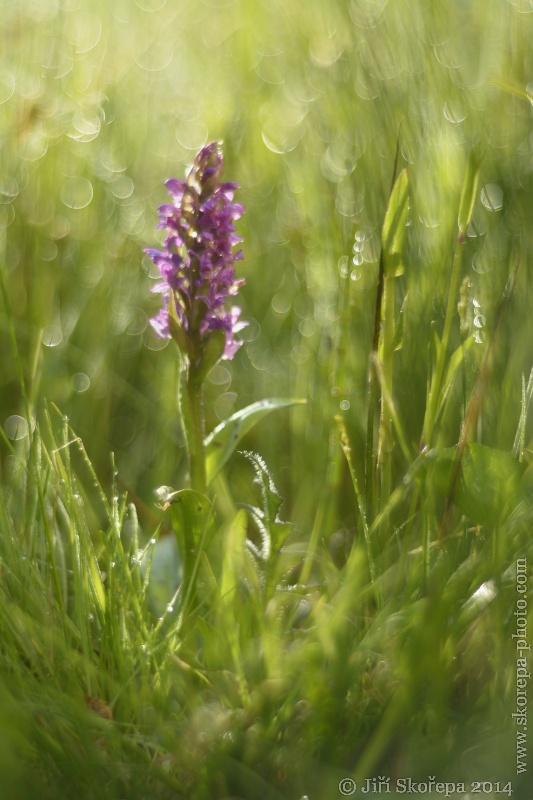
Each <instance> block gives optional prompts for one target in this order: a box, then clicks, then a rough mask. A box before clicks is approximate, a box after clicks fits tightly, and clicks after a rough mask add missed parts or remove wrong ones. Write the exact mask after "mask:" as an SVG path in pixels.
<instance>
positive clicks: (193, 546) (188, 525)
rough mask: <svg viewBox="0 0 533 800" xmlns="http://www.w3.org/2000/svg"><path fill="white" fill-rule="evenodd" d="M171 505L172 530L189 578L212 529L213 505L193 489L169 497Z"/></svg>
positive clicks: (182, 490) (174, 493) (183, 490)
mask: <svg viewBox="0 0 533 800" xmlns="http://www.w3.org/2000/svg"><path fill="white" fill-rule="evenodd" d="M169 503H170V517H171V521H172V522H171V524H172V530H173V531H174V533H175V535H176V539H177V542H178V547H179V550H180V555H181V557H182V559H183V562H184V571H185V575H186V576H188V575H190V573H191V570H192V568H193V565H194V562H195V561H196V559H197V558H198V553H199V548H200V545H201V544H202V541H203V540H204V539H205V535H206V532H207V531H208V529H209V527H210V522H211V512H212V504H211V501H210V500H209V498H207V497H206V496H205V495H203V494H201V493H200V492H195V491H194V490H193V489H181V490H180V491H178V492H173V493H172V494H171V495H169Z"/></svg>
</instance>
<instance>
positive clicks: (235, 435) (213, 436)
mask: <svg viewBox="0 0 533 800" xmlns="http://www.w3.org/2000/svg"><path fill="white" fill-rule="evenodd" d="M305 402H306V401H305V400H289V399H287V400H285V399H281V398H279V399H278V398H269V399H266V400H258V401H257V402H256V403H252V405H250V406H246V408H243V409H241V410H240V411H237V412H236V413H235V414H232V415H231V417H228V419H226V420H224V421H223V422H221V423H220V425H217V427H216V428H215V430H214V431H213V432H212V433H210V434H209V436H208V437H207V438H206V441H205V444H206V471H207V483H208V484H210V483H211V481H212V480H213V479H214V478H215V477H216V476H217V474H218V472H219V471H220V470H221V469H222V467H223V466H224V464H226V462H227V461H228V460H229V459H230V458H231V455H232V454H233V453H234V452H235V450H236V449H237V447H238V446H239V443H240V441H241V439H242V438H243V436H245V435H246V434H247V433H248V431H250V430H251V429H252V428H253V427H254V425H255V424H256V423H257V422H259V420H261V419H263V418H264V417H266V416H267V415H268V414H270V412H271V411H274V410H275V409H277V408H287V407H290V406H294V405H298V404H300V403H305Z"/></svg>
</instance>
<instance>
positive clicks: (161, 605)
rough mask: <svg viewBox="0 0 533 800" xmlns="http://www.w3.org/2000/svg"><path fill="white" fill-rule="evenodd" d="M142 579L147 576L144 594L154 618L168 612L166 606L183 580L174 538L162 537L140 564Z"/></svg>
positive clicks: (180, 562)
mask: <svg viewBox="0 0 533 800" xmlns="http://www.w3.org/2000/svg"><path fill="white" fill-rule="evenodd" d="M141 570H142V573H143V577H144V576H145V575H147V574H148V586H147V590H146V594H147V597H148V603H149V605H150V608H151V610H152V613H153V614H154V616H155V617H158V618H159V617H162V616H163V614H164V613H165V612H166V611H168V604H169V603H170V601H171V599H172V597H173V596H174V594H175V593H176V591H177V589H178V587H179V585H180V583H181V582H182V580H183V564H182V560H181V558H180V554H179V552H178V545H177V542H176V539H175V538H174V536H162V537H161V538H160V539H158V541H157V542H156V543H155V545H154V546H153V549H152V550H151V551H148V552H147V554H146V556H145V559H144V560H143V562H142V565H141Z"/></svg>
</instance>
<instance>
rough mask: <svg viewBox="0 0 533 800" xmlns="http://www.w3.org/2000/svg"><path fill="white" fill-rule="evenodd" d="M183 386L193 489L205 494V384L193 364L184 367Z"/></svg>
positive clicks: (183, 412)
mask: <svg viewBox="0 0 533 800" xmlns="http://www.w3.org/2000/svg"><path fill="white" fill-rule="evenodd" d="M182 384H183V385H182V390H181V392H180V394H181V397H180V400H181V409H182V414H183V422H184V428H185V438H186V440H187V450H188V453H189V474H190V484H191V489H194V490H195V491H196V492H200V493H201V494H205V491H206V488H207V480H206V471H205V443H204V439H205V435H204V432H205V431H204V427H205V425H204V384H203V379H202V376H201V375H200V374H199V372H198V370H196V369H195V368H194V367H193V366H192V364H188V365H187V366H184V367H183V369H182Z"/></svg>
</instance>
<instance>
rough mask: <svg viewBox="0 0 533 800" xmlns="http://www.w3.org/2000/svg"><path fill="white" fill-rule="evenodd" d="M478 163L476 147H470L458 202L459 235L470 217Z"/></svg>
mask: <svg viewBox="0 0 533 800" xmlns="http://www.w3.org/2000/svg"><path fill="white" fill-rule="evenodd" d="M479 164H480V159H479V154H478V151H477V148H472V150H471V152H470V155H469V157H468V163H467V165H466V173H465V179H464V181H463V189H462V191H461V202H460V204H459V221H458V224H459V234H460V236H464V235H465V233H466V229H467V228H468V224H469V222H470V220H471V219H472V214H473V211H474V203H475V202H476V195H477V186H478V181H479Z"/></svg>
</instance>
